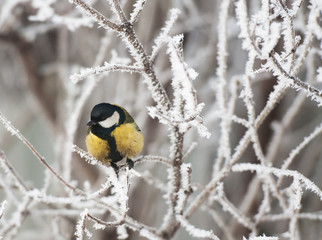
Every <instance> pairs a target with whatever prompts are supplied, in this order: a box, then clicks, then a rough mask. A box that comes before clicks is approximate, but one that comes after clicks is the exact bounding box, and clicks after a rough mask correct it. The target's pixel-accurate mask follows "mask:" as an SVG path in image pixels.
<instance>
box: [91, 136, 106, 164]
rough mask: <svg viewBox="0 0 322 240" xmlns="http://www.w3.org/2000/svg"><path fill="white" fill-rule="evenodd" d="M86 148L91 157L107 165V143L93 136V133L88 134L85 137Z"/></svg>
mask: <svg viewBox="0 0 322 240" xmlns="http://www.w3.org/2000/svg"><path fill="white" fill-rule="evenodd" d="M86 146H87V150H88V152H89V153H90V154H92V155H93V157H95V158H96V159H97V160H99V161H101V162H103V163H108V162H109V161H110V160H109V159H107V156H108V154H109V146H108V142H107V141H106V140H104V139H101V138H99V137H97V136H95V135H94V134H93V133H91V132H89V133H88V134H87V136H86Z"/></svg>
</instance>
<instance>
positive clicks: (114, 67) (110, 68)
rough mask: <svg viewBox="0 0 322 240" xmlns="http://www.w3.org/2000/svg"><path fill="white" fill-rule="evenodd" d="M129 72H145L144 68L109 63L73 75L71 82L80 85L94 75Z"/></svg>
mask: <svg viewBox="0 0 322 240" xmlns="http://www.w3.org/2000/svg"><path fill="white" fill-rule="evenodd" d="M115 71H120V72H129V73H141V72H142V71H143V69H142V68H139V67H136V66H127V65H118V64H109V63H107V62H105V63H104V66H98V67H94V68H86V69H83V70H81V72H80V73H77V74H73V75H71V76H70V80H71V81H72V82H73V83H78V82H79V81H81V80H84V79H85V78H87V77H89V76H93V75H100V74H104V73H109V72H115Z"/></svg>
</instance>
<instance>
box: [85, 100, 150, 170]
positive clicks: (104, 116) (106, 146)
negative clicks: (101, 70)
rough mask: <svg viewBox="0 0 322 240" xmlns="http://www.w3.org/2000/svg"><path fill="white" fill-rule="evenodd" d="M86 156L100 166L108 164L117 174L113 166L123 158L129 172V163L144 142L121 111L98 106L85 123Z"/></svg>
mask: <svg viewBox="0 0 322 240" xmlns="http://www.w3.org/2000/svg"><path fill="white" fill-rule="evenodd" d="M87 125H88V132H87V136H86V146H87V150H88V152H89V153H90V154H91V155H93V156H94V157H95V158H96V159H97V160H99V161H101V162H102V163H103V164H110V166H111V167H113V168H114V170H115V172H116V174H118V170H119V169H118V166H117V164H116V163H117V162H118V161H120V160H122V159H123V158H126V162H127V164H128V166H129V169H131V168H132V167H133V165H134V163H133V161H132V159H133V158H135V157H136V156H137V155H138V154H139V153H140V152H141V151H142V148H143V145H144V138H143V135H142V133H141V130H140V128H139V127H138V125H137V124H136V123H135V122H134V119H133V118H132V116H131V115H130V114H129V113H128V112H127V111H126V110H125V109H124V108H122V107H120V106H118V105H115V104H110V103H100V104H97V105H95V106H94V108H93V109H92V112H91V120H90V121H89V122H88V123H87Z"/></svg>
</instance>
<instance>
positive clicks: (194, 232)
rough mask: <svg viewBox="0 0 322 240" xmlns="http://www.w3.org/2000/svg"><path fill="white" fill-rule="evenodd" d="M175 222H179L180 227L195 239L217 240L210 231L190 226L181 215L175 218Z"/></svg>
mask: <svg viewBox="0 0 322 240" xmlns="http://www.w3.org/2000/svg"><path fill="white" fill-rule="evenodd" d="M176 218H177V220H178V221H179V222H180V224H181V226H182V227H184V229H185V230H186V231H187V232H188V233H189V234H190V235H191V236H192V237H197V238H210V239H214V240H219V238H218V237H217V236H216V235H215V234H214V233H213V232H212V231H211V230H210V231H207V230H203V229H200V228H197V227H195V226H193V225H191V224H190V223H189V222H188V221H187V219H185V218H184V217H183V216H181V215H177V216H176Z"/></svg>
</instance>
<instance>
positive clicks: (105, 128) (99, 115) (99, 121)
mask: <svg viewBox="0 0 322 240" xmlns="http://www.w3.org/2000/svg"><path fill="white" fill-rule="evenodd" d="M124 121H125V113H124V111H123V109H122V108H120V107H119V106H116V105H113V104H109V103H100V104H97V105H95V106H94V108H93V109H92V112H91V120H90V121H89V122H88V123H87V125H88V126H89V127H90V129H91V131H92V132H93V133H94V134H96V135H98V136H99V137H101V138H106V136H105V135H106V134H108V133H109V132H111V131H112V130H114V129H115V127H117V126H118V125H120V124H122V123H124ZM104 136H105V137H104Z"/></svg>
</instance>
